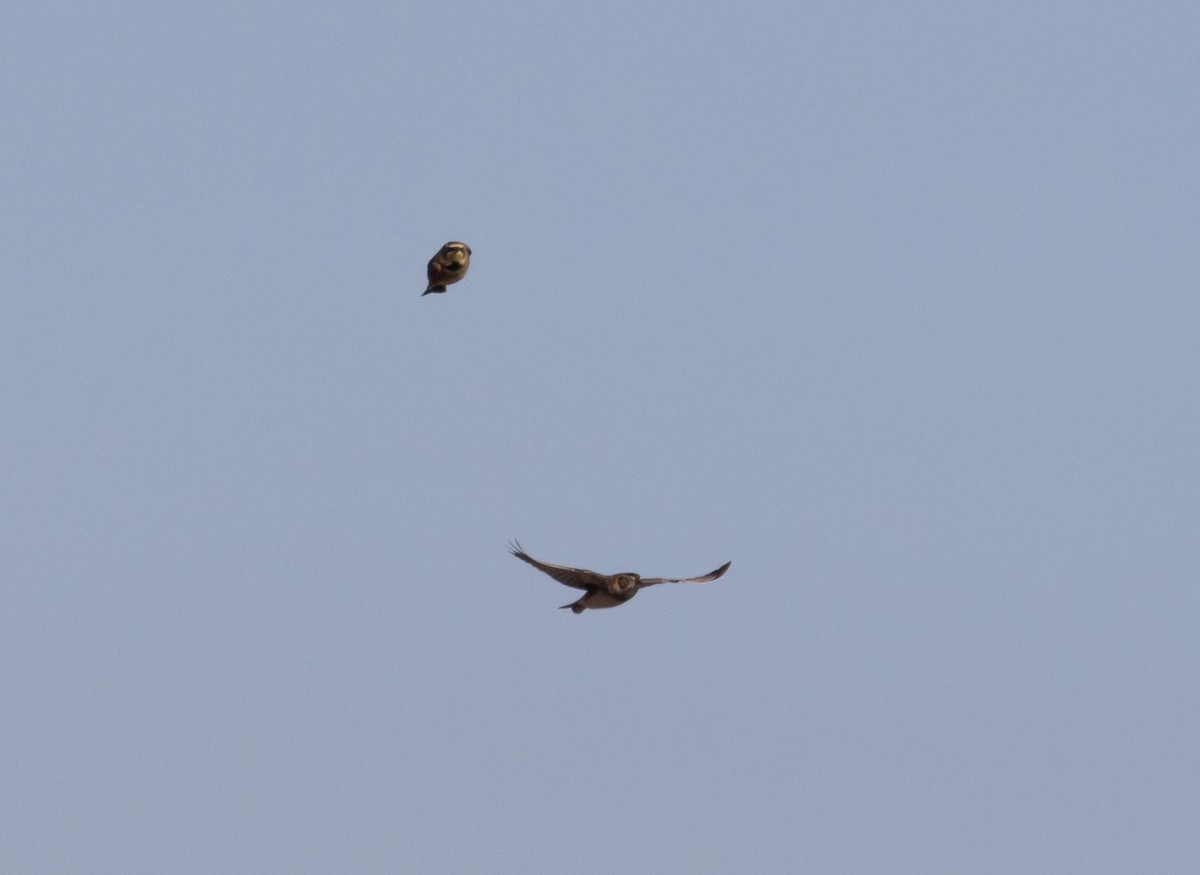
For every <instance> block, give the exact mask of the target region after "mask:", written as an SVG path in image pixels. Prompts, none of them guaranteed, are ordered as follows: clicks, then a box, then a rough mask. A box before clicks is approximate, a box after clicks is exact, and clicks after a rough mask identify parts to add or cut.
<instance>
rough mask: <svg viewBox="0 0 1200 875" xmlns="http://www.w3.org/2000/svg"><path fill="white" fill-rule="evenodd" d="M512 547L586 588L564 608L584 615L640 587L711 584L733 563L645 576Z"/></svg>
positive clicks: (555, 575)
mask: <svg viewBox="0 0 1200 875" xmlns="http://www.w3.org/2000/svg"><path fill="white" fill-rule="evenodd" d="M508 549H509V551H510V552H511V553H512V554H513V555H514V556H516V557H517V558H518V559H520V560H521V561H522V562H528V563H529V564H530V565H532V566H533V567H534V568H536V569H537V570H538V571H544V572H545V573H546V574H549V575H550V576H551V577H553V578H554V579H555V580H557V581H558V582H559V583H564V584H566V585H567V586H573V587H575V588H576V589H582V590H583V591H584V593H583V596H582V597H581V598H580V599H579V601H576V602H572V603H571V604H569V605H563V607H564V608H570V609H571V610H572V611H574V612H575V613H577V614H582V613H583V612H584V610H586V609H587V608H593V609H594V608H614V607H616V606H617V605H622V604H624V603H625V602H627V601H629V600H630V599H631V598H633V597H634V596H635V595H637V594H638V590H639V589H642V588H643V587H647V586H654V585H655V584H656V583H708V582H709V581H713V580H716V579H717V578H718V577H720V576H721V575H722V574H724V573H725V572H726V571H728V570H729V566H730V565H732V564H733V563H731V562H726V563H725V564H724V565H722V566H721V567H720V568H718V569H717V570H716V571H710V572H709V573H708V574H706V575H704V576H703V577H685V578H673V577H642V576H641V575H640V574H634V573H633V572H631V571H625V572H622V573H620V574H599V573H598V572H595V571H588V570H587V569H586V568H570V567H568V566H566V565H551V564H550V563H549V562H539V561H538V560H536V559H534V558H533V557H532V556H530V555H529V554H528V553H526V552H525V550H524V549H523V548H522V547H521V545H520V544H519V543H518V542H516V541H513V542H512V543H511V544H509V547H508Z"/></svg>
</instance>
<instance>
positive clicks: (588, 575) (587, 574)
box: [508, 541, 608, 590]
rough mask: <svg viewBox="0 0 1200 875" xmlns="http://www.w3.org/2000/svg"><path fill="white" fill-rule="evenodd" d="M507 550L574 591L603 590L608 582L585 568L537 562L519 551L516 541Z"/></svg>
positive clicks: (521, 550) (601, 575)
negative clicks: (573, 588)
mask: <svg viewBox="0 0 1200 875" xmlns="http://www.w3.org/2000/svg"><path fill="white" fill-rule="evenodd" d="M508 549H509V550H510V551H512V554H513V555H514V556H516V557H517V558H518V559H520V560H521V561H523V562H528V563H529V564H530V565H532V566H533V567H534V568H536V569H537V570H538V571H544V572H545V573H546V574H549V575H550V576H551V577H553V578H554V579H555V580H557V581H558V582H559V583H565V584H566V585H567V586H573V587H575V588H576V589H585V590H586V589H595V588H597V587H599V588H600V589H604V585H605V582H606V581H607V580H608V578H607V577H605V576H604V575H603V574H597V573H596V572H595V571H588V570H587V569H586V568H568V567H567V566H566V565H551V564H550V563H549V562H539V561H538V560H536V559H534V558H533V557H532V556H530V555H529V554H528V553H526V552H525V551H524V550H523V549H521V545H520V544H519V543H517V542H516V541H514V542H513V543H512V544H510V545H509V548H508Z"/></svg>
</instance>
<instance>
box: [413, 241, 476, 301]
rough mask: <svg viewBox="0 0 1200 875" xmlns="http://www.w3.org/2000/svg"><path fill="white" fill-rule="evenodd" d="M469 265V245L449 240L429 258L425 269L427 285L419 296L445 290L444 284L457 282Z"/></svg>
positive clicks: (464, 274)
mask: <svg viewBox="0 0 1200 875" xmlns="http://www.w3.org/2000/svg"><path fill="white" fill-rule="evenodd" d="M470 266H471V247H470V246H468V245H467V244H466V243H459V242H457V241H455V240H451V241H450V242H449V243H447V244H446V245H445V246H443V247H442V248H441V249H439V250H438V254H437V255H435V256H434V257H433V258H431V259H429V268H428V269H427V270H426V274H427V275H428V277H429V285H428V286H427V287H426V289H425V291H423V292H421V297H422V298H423V297H425V296H426V295H428V294H429V293H430V292H444V291H446V286H448V285H452V284H453V283H456V282H458V281H459V280H460V279H462V278H463V277H465V276H466V275H467V268H469V267H470Z"/></svg>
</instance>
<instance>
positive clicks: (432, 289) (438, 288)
mask: <svg viewBox="0 0 1200 875" xmlns="http://www.w3.org/2000/svg"><path fill="white" fill-rule="evenodd" d="M444 291H446V287H445V286H430V287H429V288H427V289H426V290H425V291H423V292H421V297H422V298H423V297H425V296H426V295H428V294H429V293H430V292H444Z"/></svg>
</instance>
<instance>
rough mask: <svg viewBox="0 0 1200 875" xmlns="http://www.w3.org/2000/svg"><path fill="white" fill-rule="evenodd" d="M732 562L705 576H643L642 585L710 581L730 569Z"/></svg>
mask: <svg viewBox="0 0 1200 875" xmlns="http://www.w3.org/2000/svg"><path fill="white" fill-rule="evenodd" d="M732 564H733V563H732V562H726V563H725V564H724V565H722V566H721V567H720V568H718V569H717V570H716V571H710V572H708V574H706V575H704V576H703V577H684V578H681V579H676V578H673V577H643V578H642V586H654V584H656V583H710V582H711V581H714V580H716V579H717V578H718V577H720V576H721V575H722V574H724V573H725V572H726V571H728V570H729V566H730V565H732Z"/></svg>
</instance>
